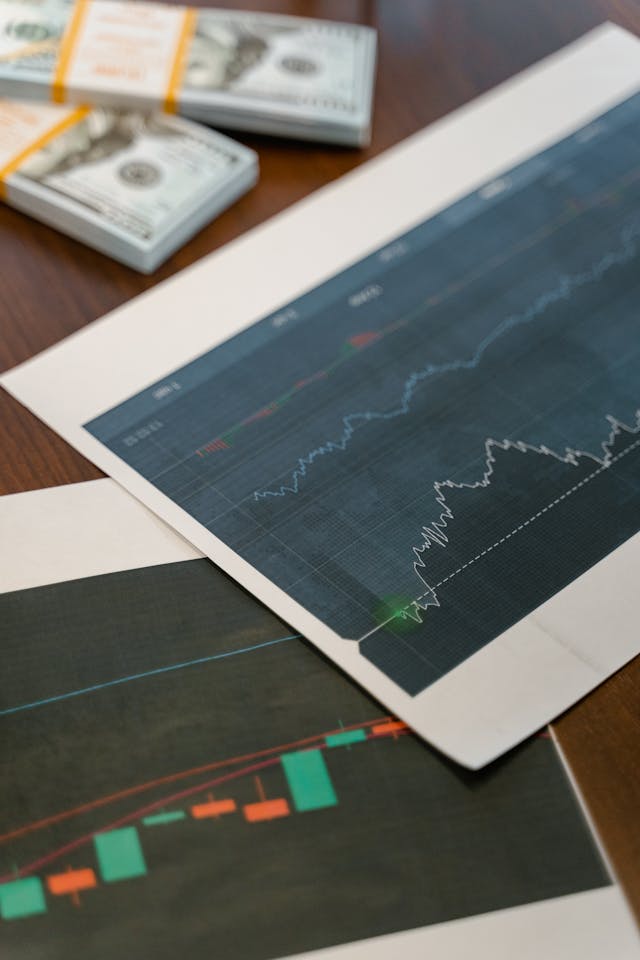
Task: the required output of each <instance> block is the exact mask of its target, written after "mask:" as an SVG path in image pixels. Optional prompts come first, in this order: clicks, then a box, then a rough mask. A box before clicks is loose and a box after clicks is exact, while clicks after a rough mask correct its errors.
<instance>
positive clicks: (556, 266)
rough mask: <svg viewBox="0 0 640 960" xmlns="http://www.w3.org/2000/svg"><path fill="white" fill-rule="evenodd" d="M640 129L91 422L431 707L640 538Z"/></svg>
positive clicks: (485, 204)
mask: <svg viewBox="0 0 640 960" xmlns="http://www.w3.org/2000/svg"><path fill="white" fill-rule="evenodd" d="M639 130H640V96H636V97H633V98H631V99H630V100H628V101H627V102H625V103H624V104H622V105H620V106H618V107H616V108H615V109H614V110H612V111H610V112H609V113H607V114H606V115H604V116H603V117H601V118H600V119H599V120H597V121H596V122H594V123H593V124H591V125H590V126H588V127H586V128H584V129H583V130H581V131H579V132H578V133H576V134H575V135H573V136H571V137H569V138H568V139H566V140H564V141H562V142H561V143H559V144H557V145H555V146H553V147H551V148H550V149H549V150H547V151H545V152H544V153H542V154H540V155H538V156H537V157H534V158H533V159H532V160H530V161H528V162H526V163H525V164H523V165H521V166H519V167H517V168H516V169H514V170H512V171H510V172H509V173H508V174H505V175H504V176H503V177H501V178H500V179H498V180H496V181H494V182H493V183H491V184H487V185H486V186H485V187H484V188H483V189H481V190H479V191H477V192H476V193H474V194H472V195H470V196H469V197H466V198H465V199H463V200H461V201H460V202H458V203H456V204H455V205H453V206H452V207H450V208H448V209H447V210H445V211H443V212H442V213H440V214H438V215H437V216H436V217H434V218H432V219H431V220H429V221H427V222H425V223H423V224H421V225H420V226H418V227H417V228H415V229H414V230H412V231H411V232H409V233H408V234H406V235H405V236H403V237H401V238H399V239H398V240H397V241H396V242H395V243H392V244H390V245H389V246H387V247H386V248H384V249H383V250H381V251H378V252H377V253H376V254H373V255H372V256H370V257H368V258H366V259H365V260H363V261H362V262H360V263H358V264H356V265H355V266H353V267H351V268H350V269H348V270H347V271H345V272H344V273H342V274H340V275H339V276H337V277H334V278H333V279H331V280H329V281H328V282H327V283H325V284H323V285H322V286H320V287H318V288H317V289H316V290H313V291H311V292H310V293H309V294H307V295H306V296H304V297H303V298H301V299H300V300H299V301H296V302H295V303H292V304H290V305H288V306H285V307H283V308H282V310H280V311H279V312H278V313H277V314H275V315H273V316H270V317H267V318H265V319H264V320H262V321H261V322H260V323H258V324H256V325H255V326H253V327H251V328H250V329H249V330H247V331H245V332H244V333H241V334H239V335H238V336H237V337H235V338H233V339H232V340H230V341H228V342H227V343H225V344H223V345H222V346H220V347H218V348H216V349H214V350H212V351H211V352H209V353H207V354H205V355H203V356H202V357H200V358H199V359H197V360H196V361H194V362H193V363H191V364H190V365H188V366H186V367H184V368H182V369H180V370H176V371H175V372H174V373H173V374H172V375H171V376H170V377H169V378H168V379H167V380H165V381H162V382H161V383H158V384H155V385H153V386H152V387H150V388H149V389H148V390H145V391H143V392H142V393H140V394H139V395H137V396H135V397H132V398H131V399H129V400H128V401H126V402H125V403H123V404H121V405H120V406H119V407H117V408H115V409H113V410H111V411H109V412H107V413H105V414H104V415H103V416H101V417H99V418H98V419H97V420H95V421H93V422H92V423H90V424H87V425H86V426H87V429H88V430H89V431H90V432H91V433H92V434H93V435H94V436H96V437H98V438H99V439H100V440H101V441H102V442H103V443H105V444H106V445H107V446H108V447H109V448H110V449H111V450H113V451H114V452H115V453H117V454H118V456H120V457H121V458H122V459H123V460H125V461H126V462H127V463H128V464H130V465H131V466H133V467H134V468H135V469H136V470H138V471H139V472H140V473H141V474H142V475H143V476H144V477H146V478H147V479H149V480H150V481H151V482H152V483H153V484H154V485H155V486H157V488H158V489H159V490H161V491H162V492H163V493H165V494H167V495H168V496H169V497H170V498H172V499H173V500H174V501H175V502H176V503H177V504H179V505H180V506H181V507H182V508H184V509H185V510H186V511H187V512H188V513H190V514H191V515H192V516H193V517H195V518H196V519H197V520H199V521H200V522H201V523H202V524H203V525H204V526H205V527H206V528H207V529H208V530H210V531H211V532H212V533H213V534H215V536H217V537H219V538H220V539H221V540H223V541H224V542H225V543H227V544H228V545H229V546H230V547H232V548H233V550H235V551H236V552H237V553H238V554H240V555H241V556H242V557H243V558H245V559H246V560H247V561H249V562H250V563H251V564H253V565H254V566H255V567H256V568H257V569H258V570H260V572H262V573H263V574H265V575H266V576H267V577H269V579H271V580H272V581H273V582H274V583H276V584H277V585H278V586H279V587H282V588H283V589H284V590H286V591H287V592H288V593H289V594H290V595H291V596H292V597H293V598H294V599H295V600H297V601H298V602H300V603H301V604H303V605H304V606H305V607H306V608H308V609H309V610H311V611H312V612H313V613H314V614H315V615H317V616H318V617H320V618H321V619H322V620H323V621H324V622H326V623H327V624H329V625H330V626H331V627H332V628H333V629H334V630H335V631H337V632H338V633H339V634H340V635H341V636H343V637H345V638H348V640H351V641H359V642H360V650H361V652H362V654H363V655H364V656H366V657H367V658H369V659H370V660H372V661H373V662H374V663H375V664H376V665H377V666H378V667H379V668H380V669H381V670H383V671H384V672H385V673H386V674H387V675H388V676H389V677H391V678H392V679H393V680H395V682H396V683H398V684H399V685H400V686H402V687H403V688H404V689H405V690H406V691H407V692H409V693H410V694H417V693H419V692H420V691H421V690H423V689H424V688H425V687H426V686H428V685H429V684H430V683H432V682H433V681H434V680H436V679H438V678H439V677H441V676H442V675H443V674H444V673H446V672H447V671H449V670H450V669H452V668H453V667H454V666H456V665H457V664H458V663H460V662H461V661H463V660H464V659H465V658H467V657H468V656H470V655H471V654H473V653H475V652H476V651H477V650H478V649H479V648H480V647H482V646H483V645H484V644H486V643H487V642H489V641H490V640H491V639H493V638H494V637H495V636H497V635H498V634H499V633H501V632H502V631H504V630H505V629H507V628H508V627H509V626H511V625H512V624H514V623H515V622H517V621H518V620H520V619H521V618H522V617H523V616H525V615H526V614H527V613H529V612H530V611H531V610H533V609H535V608H536V607H537V606H538V605H539V604H540V603H542V602H543V601H545V600H546V599H548V598H549V597H550V596H552V595H553V594H554V593H555V592H557V591H558V590H559V589H561V588H562V587H564V586H565V585H566V584H568V583H570V582H571V581H572V580H573V579H575V577H576V576H578V575H580V574H581V573H583V572H584V571H585V570H586V569H588V568H589V567H590V566H591V565H592V564H593V563H595V562H596V561H598V560H600V559H601V558H602V557H604V556H606V554H607V553H609V552H610V551H611V550H612V549H614V548H615V547H616V546H618V545H620V544H621V543H622V542H624V541H625V540H626V539H628V538H629V537H630V536H631V535H632V534H633V533H635V532H636V531H637V530H638V528H639V527H640V421H639V420H638V417H639V412H638V411H639V407H640V399H639V394H638V383H640V265H639V262H638V261H639V259H640V258H639V256H638V251H639V249H640V135H639V133H638V131H639ZM425 176H427V172H425ZM336 228H338V225H336ZM301 242H303V238H301ZM214 302H215V298H214V301H213V302H212V317H213V313H214V312H215V306H214ZM212 323H213V319H212Z"/></svg>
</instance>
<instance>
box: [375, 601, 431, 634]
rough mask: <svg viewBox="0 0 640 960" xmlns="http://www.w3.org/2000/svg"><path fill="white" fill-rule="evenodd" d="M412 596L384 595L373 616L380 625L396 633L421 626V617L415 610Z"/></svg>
mask: <svg viewBox="0 0 640 960" xmlns="http://www.w3.org/2000/svg"><path fill="white" fill-rule="evenodd" d="M413 610H414V607H413V601H412V598H411V597H401V596H397V595H394V596H389V597H383V598H382V599H381V601H380V603H379V604H378V606H377V607H376V608H375V610H374V611H373V618H374V620H375V621H376V623H377V624H378V626H379V627H387V628H388V629H389V630H393V632H394V633H405V632H407V631H410V630H416V629H417V628H418V627H419V626H420V618H419V617H416V616H415V613H414V612H413Z"/></svg>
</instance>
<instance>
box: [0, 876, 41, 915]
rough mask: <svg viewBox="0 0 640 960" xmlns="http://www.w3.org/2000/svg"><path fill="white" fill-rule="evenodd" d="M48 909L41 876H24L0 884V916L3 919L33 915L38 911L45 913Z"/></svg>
mask: <svg viewBox="0 0 640 960" xmlns="http://www.w3.org/2000/svg"><path fill="white" fill-rule="evenodd" d="M46 909H47V902H46V900H45V898H44V890H43V889H42V881H41V879H40V877H24V878H23V879H21V880H11V881H9V883H3V884H0V917H2V919H3V920H17V919H18V918H19V917H32V916H34V914H36V913H45V912H46Z"/></svg>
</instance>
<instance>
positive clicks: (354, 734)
mask: <svg viewBox="0 0 640 960" xmlns="http://www.w3.org/2000/svg"><path fill="white" fill-rule="evenodd" d="M366 739H367V734H366V731H365V730H345V731H344V733H330V734H329V736H328V737H325V738H324V742H325V743H326V745H327V746H328V747H346V746H348V744H350V743H362V741H363V740H366Z"/></svg>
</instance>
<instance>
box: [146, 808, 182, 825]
mask: <svg viewBox="0 0 640 960" xmlns="http://www.w3.org/2000/svg"><path fill="white" fill-rule="evenodd" d="M185 817H186V813H185V812H184V810H172V811H171V812H170V813H154V814H152V816H150V817H143V818H142V822H143V823H144V825H145V827H159V826H161V825H162V824H163V823H174V822H175V821H176V820H184V819H185Z"/></svg>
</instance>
